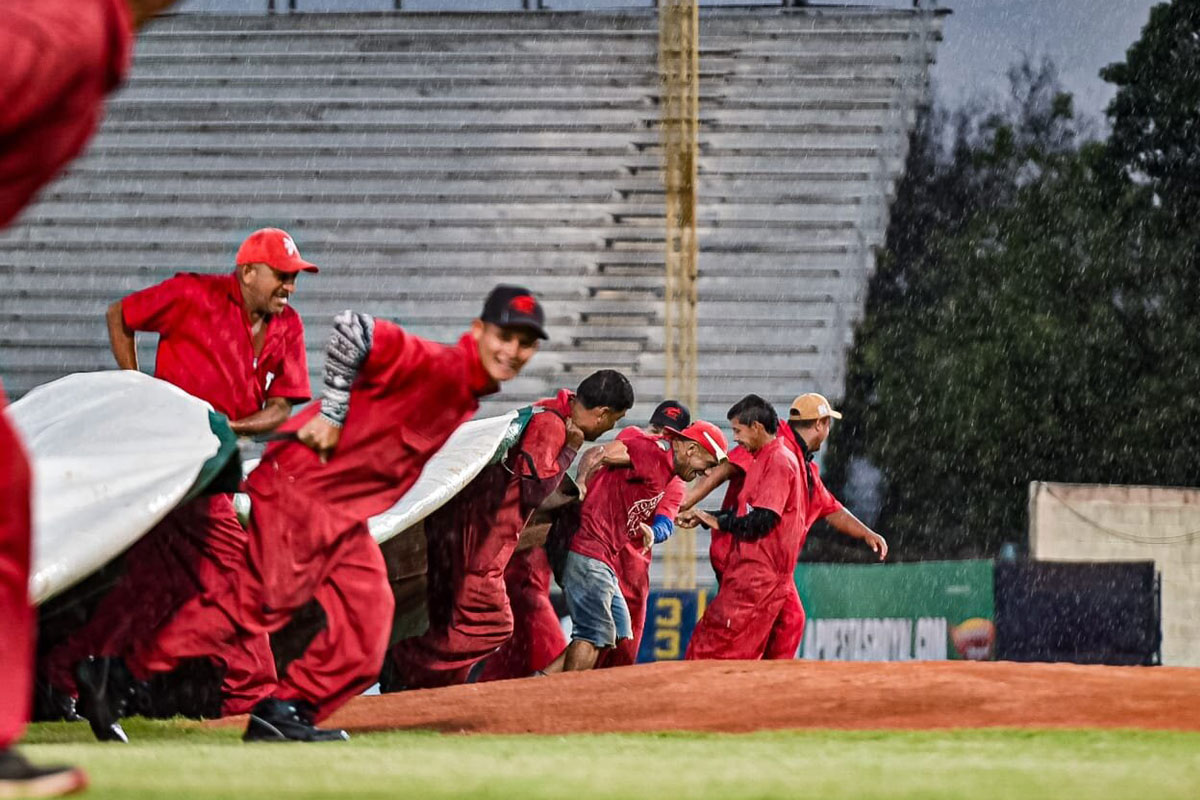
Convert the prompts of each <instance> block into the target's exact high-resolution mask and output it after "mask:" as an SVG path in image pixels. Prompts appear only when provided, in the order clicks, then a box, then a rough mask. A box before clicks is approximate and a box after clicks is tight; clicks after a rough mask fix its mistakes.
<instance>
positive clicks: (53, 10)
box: [0, 0, 133, 750]
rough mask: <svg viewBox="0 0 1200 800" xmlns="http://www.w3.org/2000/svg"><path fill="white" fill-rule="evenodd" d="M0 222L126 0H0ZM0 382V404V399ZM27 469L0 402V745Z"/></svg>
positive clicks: (116, 54) (17, 709) (14, 669)
mask: <svg viewBox="0 0 1200 800" xmlns="http://www.w3.org/2000/svg"><path fill="white" fill-rule="evenodd" d="M0 19H3V20H4V23H3V25H0V50H3V52H4V59H5V63H4V69H2V70H0V228H2V227H5V226H7V225H8V224H9V223H10V222H12V220H13V218H14V217H16V215H17V213H18V212H20V210H21V209H22V208H23V207H24V206H25V204H26V203H28V202H29V200H30V199H31V198H32V197H33V195H34V194H35V193H36V192H37V190H38V189H40V188H41V187H42V186H43V185H44V184H45V183H46V182H47V181H49V180H50V179H51V178H53V177H54V176H55V175H56V174H57V173H58V171H59V170H60V169H62V168H63V166H64V165H65V164H66V163H67V162H68V161H70V160H71V159H72V158H74V157H75V156H76V155H78V153H79V151H80V150H82V149H83V146H84V144H86V142H87V140H88V138H89V137H90V136H91V135H92V132H93V131H94V130H95V128H96V124H97V122H98V121H99V118H100V113H101V105H102V103H103V101H104V96H105V95H106V94H107V93H108V92H109V91H111V90H112V89H113V88H114V87H115V86H116V85H117V84H118V83H120V81H121V80H122V79H123V78H124V76H125V73H126V72H127V71H128V69H129V61H130V50H131V47H132V44H133V25H132V18H131V17H130V14H129V8H128V6H127V5H126V4H125V2H124V0H38V2H36V3H33V2H28V0H0ZM5 402H6V401H5V400H4V393H3V390H2V389H0V409H2V408H3V407H4V405H5ZM30 488H31V483H30V470H29V463H28V461H27V460H26V458H25V453H24V450H23V449H22V447H21V443H20V441H19V440H18V438H17V435H16V432H15V431H14V430H13V428H12V426H11V425H10V423H9V421H8V418H7V416H6V415H5V414H4V413H3V412H2V411H0V676H3V679H2V680H0V750H3V749H5V748H7V747H8V746H9V745H11V744H12V743H13V742H15V741H16V740H17V739H18V738H19V737H20V735H21V733H22V731H23V730H24V727H25V722H26V720H27V719H28V715H29V698H30V694H31V692H30V687H31V682H32V670H33V637H34V629H33V625H34V622H33V610H32V609H31V608H30V606H29V599H28V598H29V550H30V538H31V536H32V533H33V532H32V520H31V516H30V515H31V511H30V502H31V501H30Z"/></svg>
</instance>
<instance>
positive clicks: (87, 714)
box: [75, 656, 134, 743]
mask: <svg viewBox="0 0 1200 800" xmlns="http://www.w3.org/2000/svg"><path fill="white" fill-rule="evenodd" d="M75 683H76V685H77V686H78V687H79V700H78V703H77V707H78V709H79V713H80V714H81V715H82V716H83V717H84V719H86V720H87V721H88V724H89V725H91V726H92V733H93V734H95V736H96V738H97V739H99V740H100V741H102V742H125V743H128V742H129V737H128V736H126V735H125V730H124V729H123V728H122V727H121V723H120V719H121V717H122V716H123V715H124V714H125V711H126V709H127V708H128V704H129V700H130V699H131V698H132V697H133V694H134V680H133V676H131V675H130V674H129V670H128V669H126V668H125V662H123V661H122V660H121V659H119V658H97V657H95V656H88V657H87V658H85V659H84V660H83V661H80V662H79V663H78V664H76V665H75Z"/></svg>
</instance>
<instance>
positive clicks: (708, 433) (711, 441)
mask: <svg viewBox="0 0 1200 800" xmlns="http://www.w3.org/2000/svg"><path fill="white" fill-rule="evenodd" d="M665 430H666V432H667V433H668V434H669V435H672V436H677V437H679V438H680V439H688V440H690V441H693V442H695V443H696V444H698V445H700V446H701V447H703V448H704V449H705V450H707V451H708V452H709V453H710V454H711V455H712V457H713V458H715V459H716V460H717V461H718V462H720V461H725V460H726V459H728V458H729V455H728V453H727V452H726V451H727V450H728V449H729V442H727V441H726V439H725V434H723V433H721V429H720V428H718V427H717V426H716V425H713V424H712V423H711V422H708V421H706V420H702V419H698V420H696V421H695V422H693V423H692V424H691V425H688V426H687V427H686V428H684V429H683V430H681V431H677V430H675V429H674V428H666V429H665Z"/></svg>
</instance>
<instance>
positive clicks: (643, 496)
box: [563, 420, 726, 671]
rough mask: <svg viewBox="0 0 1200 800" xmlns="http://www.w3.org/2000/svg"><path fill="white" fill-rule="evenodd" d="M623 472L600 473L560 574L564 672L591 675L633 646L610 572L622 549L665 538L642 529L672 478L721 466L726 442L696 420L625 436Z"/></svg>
mask: <svg viewBox="0 0 1200 800" xmlns="http://www.w3.org/2000/svg"><path fill="white" fill-rule="evenodd" d="M620 444H622V445H623V446H624V449H625V458H627V459H628V462H629V463H628V466H617V465H614V466H603V467H602V468H601V469H600V470H599V472H598V473H597V474H596V476H595V478H593V479H592V481H591V483H590V485H589V487H588V491H587V494H586V496H585V498H584V501H583V508H582V511H581V519H580V523H579V531H578V532H577V533H576V534H575V536H574V538H573V539H572V540H571V550H570V552H569V553H568V554H567V563H566V567H565V569H564V572H563V593H564V595H565V596H566V600H567V609H568V610H569V611H570V613H571V622H572V632H571V644H570V645H568V646H567V651H566V653H565V654H564V659H563V669H564V670H567V671H574V670H586V669H592V668H593V667H594V666H595V665H596V661H597V659H598V658H599V656H600V653H601V652H602V651H604V650H607V649H609V648H612V647H614V646H615V645H616V644H617V642H618V641H620V640H621V639H631V638H633V626H632V619H631V617H630V614H629V607H628V605H627V604H626V602H625V598H624V596H623V595H622V593H621V589H620V583H619V581H618V578H617V571H618V570H619V569H620V564H621V554H622V552H623V551H624V549H625V547H626V546H627V545H628V544H629V543H630V542H634V543H635V545H637V544H640V546H641V548H642V549H643V550H649V549H650V548H651V547H652V546H653V545H654V542H655V540H656V539H659V538H660V537H662V538H665V536H664V535H665V534H667V532H666V531H663V530H656V529H655V528H654V527H652V526H651V525H650V524H648V523H649V522H650V520H651V518H652V516H653V515H654V512H655V509H656V508H658V505H659V503H660V502H661V500H662V499H663V495H664V494H665V492H666V489H667V486H668V484H669V483H670V482H671V479H672V478H673V477H676V476H677V477H680V478H682V479H683V480H685V481H690V480H692V479H693V478H695V477H696V476H697V475H703V474H704V473H706V472H707V471H708V470H710V469H712V468H713V467H715V466H716V465H717V464H719V463H720V462H721V461H723V460H724V459H725V448H726V443H725V436H724V434H722V433H721V430H720V429H719V428H717V426H715V425H713V424H712V423H709V422H705V421H704V420H700V421H698V422H693V423H692V424H691V425H689V426H687V427H686V428H684V429H683V430H682V431H674V430H667V431H666V435H665V436H663V437H651V436H631V437H629V438H628V439H627V440H626V441H624V442H621V443H620Z"/></svg>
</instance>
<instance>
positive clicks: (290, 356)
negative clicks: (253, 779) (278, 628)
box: [45, 274, 309, 715]
mask: <svg viewBox="0 0 1200 800" xmlns="http://www.w3.org/2000/svg"><path fill="white" fill-rule="evenodd" d="M121 311H122V315H123V317H124V321H125V324H126V325H127V326H128V327H129V328H131V329H133V330H135V331H153V332H156V333H158V334H159V335H160V339H159V345H158V355H157V358H156V361H155V369H154V374H155V376H156V377H158V378H160V379H162V380H165V381H167V382H168V383H172V384H174V385H176V386H178V387H179V388H181V389H183V390H184V391H186V392H188V393H189V394H191V395H193V396H195V397H198V398H200V399H201V400H205V401H207V402H208V403H209V404H211V405H212V407H213V408H214V409H215V410H216V411H218V412H220V413H222V414H224V415H225V416H226V417H228V418H229V419H235V420H236V419H242V418H243V417H247V416H249V415H250V414H253V413H255V412H256V411H259V410H260V409H261V408H262V407H263V405H264V404H265V402H266V401H267V400H268V399H270V398H273V397H282V398H285V399H287V400H290V401H292V402H301V401H304V400H307V399H308V397H309V386H308V357H307V355H306V354H305V351H304V326H303V324H302V323H301V320H300V315H299V314H297V313H296V312H295V311H294V310H292V309H291V308H290V307H288V308H285V309H284V310H283V311H282V312H281V313H280V314H278V315H275V316H273V317H271V318H269V319H268V320H267V323H266V330H265V333H264V336H263V345H262V350H261V351H260V352H259V353H258V354H257V355H256V354H255V353H254V348H253V342H252V331H251V327H250V319H249V317H248V316H247V314H246V311H245V307H244V304H243V300H242V292H241V286H240V283H239V281H238V279H237V276H236V274H226V275H195V274H181V275H177V276H175V277H174V278H171V279H169V280H166V281H164V282H162V283H160V284H157V285H155V286H151V287H149V288H147V289H143V290H141V291H139V292H134V293H133V294H131V295H129V296H128V297H126V298H124V299H123V300H122V301H121ZM247 542H248V537H247V534H246V531H245V530H244V529H243V528H242V526H241V523H239V522H238V518H237V513H236V512H235V511H234V508H233V498H232V496H231V495H217V496H210V497H200V498H197V499H196V500H194V501H192V502H191V503H188V504H187V505H185V506H182V507H180V508H178V509H176V510H175V511H173V512H172V513H171V514H169V515H167V517H166V518H164V519H163V521H162V522H160V523H159V524H158V525H157V526H156V527H155V528H154V529H153V530H151V531H150V532H149V533H147V534H146V535H145V536H143V537H142V538H141V539H140V540H139V541H138V542H137V543H136V544H135V545H134V546H133V547H132V548H131V549H130V550H129V552H128V553H127V554H126V557H125V574H124V575H123V576H122V578H121V580H120V581H119V582H118V583H117V585H116V586H115V587H114V588H113V589H112V590H111V591H110V592H109V593H108V594H106V595H105V596H104V598H103V599H102V600H101V601H100V603H99V605H97V607H96V609H95V611H93V613H92V616H91V618H90V619H89V620H88V622H87V624H86V625H85V626H84V627H82V628H81V629H79V630H78V631H76V632H75V633H73V634H72V635H71V636H70V637H68V638H67V639H66V640H65V641H64V642H63V643H62V644H61V645H59V646H57V647H55V648H54V649H53V650H52V651H51V652H50V654H49V655H48V656H47V659H46V663H45V669H46V672H47V676H48V677H49V679H50V681H51V683H52V684H53V685H54V686H55V687H57V688H59V689H61V690H63V691H68V692H73V691H74V688H75V683H74V676H73V675H72V674H71V669H72V667H73V666H74V664H75V663H76V662H78V661H79V660H80V659H82V658H84V657H85V656H87V655H121V654H123V653H124V652H125V651H126V650H127V649H128V647H129V646H130V645H131V644H132V643H133V640H134V638H136V637H138V636H145V635H146V633H147V632H148V631H153V630H155V629H157V628H158V627H159V626H161V625H162V624H163V623H164V622H166V620H167V619H168V618H169V617H170V616H171V614H172V613H174V611H175V610H176V609H178V608H179V607H180V606H181V605H183V603H184V602H185V601H186V600H187V599H188V598H190V597H192V596H194V595H195V594H197V593H198V592H201V591H203V589H204V587H205V586H208V585H210V584H211V583H212V582H213V581H214V580H215V581H220V580H223V578H222V577H221V576H222V575H223V574H224V573H227V572H231V571H235V570H237V569H238V568H239V566H240V565H241V564H243V563H244V561H245V554H244V553H245V549H246V546H247ZM212 655H213V659H214V661H216V662H217V663H218V664H219V665H220V666H222V667H224V671H225V675H224V679H223V681H222V687H221V688H222V696H223V702H222V709H221V711H222V713H223V714H226V715H228V714H241V713H245V712H247V711H249V710H250V709H251V708H253V707H254V705H255V703H257V702H258V701H259V700H262V699H263V698H264V697H265V696H266V695H267V694H269V692H270V688H271V686H272V685H273V683H274V681H275V662H274V657H273V655H272V653H271V645H270V641H269V638H268V636H267V635H266V634H263V635H261V636H257V637H254V638H253V639H243V640H238V641H237V642H235V643H232V645H231V647H229V648H227V649H224V650H222V651H220V652H217V653H213V654H212Z"/></svg>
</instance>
